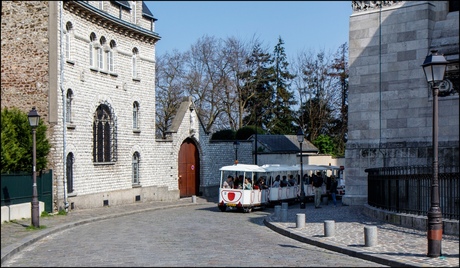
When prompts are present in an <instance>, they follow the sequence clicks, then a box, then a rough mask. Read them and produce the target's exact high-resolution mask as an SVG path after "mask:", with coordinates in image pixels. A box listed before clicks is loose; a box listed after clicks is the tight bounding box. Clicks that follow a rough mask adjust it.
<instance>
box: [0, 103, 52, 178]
mask: <svg viewBox="0 0 460 268" xmlns="http://www.w3.org/2000/svg"><path fill="white" fill-rule="evenodd" d="M46 129H47V127H46V125H45V124H44V123H43V120H40V122H39V125H38V127H37V129H36V135H35V140H36V153H37V154H36V161H37V163H36V170H37V171H39V170H43V169H45V168H46V165H47V163H48V161H47V159H46V157H47V155H48V153H49V151H50V148H51V146H50V143H49V141H48V139H47V138H46ZM32 146H33V141H32V129H31V127H30V125H29V119H28V118H27V113H24V112H22V111H21V110H19V109H18V108H15V107H13V108H10V109H8V108H3V109H2V112H1V147H2V148H1V151H2V153H1V165H2V168H1V173H9V172H20V171H32V164H33V163H32Z"/></svg>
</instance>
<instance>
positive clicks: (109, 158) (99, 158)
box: [93, 104, 117, 163]
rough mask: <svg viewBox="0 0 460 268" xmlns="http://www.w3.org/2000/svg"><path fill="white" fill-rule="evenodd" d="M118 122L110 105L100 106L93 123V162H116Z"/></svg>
mask: <svg viewBox="0 0 460 268" xmlns="http://www.w3.org/2000/svg"><path fill="white" fill-rule="evenodd" d="M116 133H117V132H116V120H115V118H114V112H113V111H112V110H111V108H110V107H109V105H108V104H100V105H99V106H98V107H97V109H96V112H95V114H94V121H93V161H94V162H95V163H110V162H116V150H117V148H116V147H117V146H116V144H117V139H116Z"/></svg>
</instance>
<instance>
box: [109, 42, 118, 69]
mask: <svg viewBox="0 0 460 268" xmlns="http://www.w3.org/2000/svg"><path fill="white" fill-rule="evenodd" d="M116 46H117V43H115V41H113V40H111V41H110V50H109V54H108V56H107V66H108V68H109V72H111V73H113V72H115V66H114V62H115V61H114V58H113V57H114V56H113V55H114V53H113V51H114V50H115V48H116Z"/></svg>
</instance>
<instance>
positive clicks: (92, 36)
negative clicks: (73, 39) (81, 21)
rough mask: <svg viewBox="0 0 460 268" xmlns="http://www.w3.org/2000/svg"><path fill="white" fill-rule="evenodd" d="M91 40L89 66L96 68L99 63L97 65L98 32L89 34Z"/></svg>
mask: <svg viewBox="0 0 460 268" xmlns="http://www.w3.org/2000/svg"><path fill="white" fill-rule="evenodd" d="M89 40H90V43H89V66H90V67H91V68H96V67H97V65H96V62H97V61H96V56H95V55H96V51H97V47H98V44H97V39H96V34H95V33H91V34H90V36H89Z"/></svg>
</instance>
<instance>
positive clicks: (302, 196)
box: [297, 128, 305, 208]
mask: <svg viewBox="0 0 460 268" xmlns="http://www.w3.org/2000/svg"><path fill="white" fill-rule="evenodd" d="M303 139H304V134H303V131H302V128H299V130H298V131H297V141H298V142H299V143H300V208H305V190H304V184H303V160H302V154H303V150H302V143H303Z"/></svg>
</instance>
